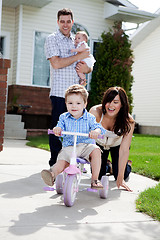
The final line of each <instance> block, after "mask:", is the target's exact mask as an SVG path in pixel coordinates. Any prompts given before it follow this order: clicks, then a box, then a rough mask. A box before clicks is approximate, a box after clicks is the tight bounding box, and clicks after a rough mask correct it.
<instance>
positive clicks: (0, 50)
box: [0, 37, 4, 56]
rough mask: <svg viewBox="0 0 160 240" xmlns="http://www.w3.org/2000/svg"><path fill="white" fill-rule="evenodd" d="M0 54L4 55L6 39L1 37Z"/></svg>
mask: <svg viewBox="0 0 160 240" xmlns="http://www.w3.org/2000/svg"><path fill="white" fill-rule="evenodd" d="M0 54H2V56H3V54H4V37H0Z"/></svg>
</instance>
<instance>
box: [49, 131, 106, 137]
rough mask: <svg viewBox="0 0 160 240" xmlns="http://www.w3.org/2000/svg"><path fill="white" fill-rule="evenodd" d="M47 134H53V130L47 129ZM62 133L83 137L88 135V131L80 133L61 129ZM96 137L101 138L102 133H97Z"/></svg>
mask: <svg viewBox="0 0 160 240" xmlns="http://www.w3.org/2000/svg"><path fill="white" fill-rule="evenodd" d="M48 134H54V132H53V130H50V129H48ZM62 135H74V136H83V137H89V134H88V133H80V132H67V131H62ZM98 138H101V139H103V138H104V135H101V134H100V135H98Z"/></svg>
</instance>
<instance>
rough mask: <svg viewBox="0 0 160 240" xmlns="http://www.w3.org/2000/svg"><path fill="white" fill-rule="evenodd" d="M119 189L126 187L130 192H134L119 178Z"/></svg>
mask: <svg viewBox="0 0 160 240" xmlns="http://www.w3.org/2000/svg"><path fill="white" fill-rule="evenodd" d="M116 183H117V187H118V188H120V187H124V188H125V189H126V190H127V191H129V192H133V190H131V189H130V188H129V187H128V186H127V185H126V183H125V181H124V179H122V180H121V178H120V177H117V181H116Z"/></svg>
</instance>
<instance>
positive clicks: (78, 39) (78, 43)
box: [71, 31, 96, 86]
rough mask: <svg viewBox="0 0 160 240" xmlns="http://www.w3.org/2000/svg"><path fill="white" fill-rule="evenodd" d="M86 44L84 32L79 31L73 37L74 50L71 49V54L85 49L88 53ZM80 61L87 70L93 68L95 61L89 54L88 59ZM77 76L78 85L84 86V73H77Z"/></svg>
mask: <svg viewBox="0 0 160 240" xmlns="http://www.w3.org/2000/svg"><path fill="white" fill-rule="evenodd" d="M87 42H88V35H87V33H86V32H85V31H79V32H77V33H76V36H75V47H76V48H75V49H71V52H83V51H85V50H86V49H87V50H88V51H90V47H89V46H88V44H87ZM82 61H84V62H85V63H86V64H87V66H88V67H89V68H93V66H94V63H95V62H96V60H95V59H94V57H93V55H92V54H90V55H89V57H88V58H85V59H83V60H82ZM78 76H79V77H80V79H81V80H80V84H81V85H84V86H85V85H86V76H85V74H84V73H79V72H78Z"/></svg>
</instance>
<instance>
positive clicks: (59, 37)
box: [45, 29, 79, 98]
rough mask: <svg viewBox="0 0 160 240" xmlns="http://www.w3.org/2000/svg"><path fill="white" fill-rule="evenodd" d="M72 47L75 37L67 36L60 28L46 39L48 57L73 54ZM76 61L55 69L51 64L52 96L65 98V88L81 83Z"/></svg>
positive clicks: (61, 56)
mask: <svg viewBox="0 0 160 240" xmlns="http://www.w3.org/2000/svg"><path fill="white" fill-rule="evenodd" d="M71 48H75V46H74V39H73V37H72V36H70V37H69V38H68V37H65V36H64V35H63V34H62V33H61V32H60V30H59V29H58V30H57V32H55V33H53V34H51V35H49V36H48V37H47V39H46V42H45V53H46V58H47V59H49V58H51V57H53V56H58V57H60V58H66V57H70V56H73V55H74V54H75V53H71ZM76 63H77V62H75V63H73V64H71V65H70V66H68V67H64V68H60V69H54V68H53V67H52V66H51V64H50V85H51V90H50V96H57V97H63V98H64V95H65V90H66V89H67V88H68V87H69V86H71V85H73V84H77V83H79V77H78V75H77V72H76V70H75V67H76Z"/></svg>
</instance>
